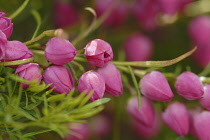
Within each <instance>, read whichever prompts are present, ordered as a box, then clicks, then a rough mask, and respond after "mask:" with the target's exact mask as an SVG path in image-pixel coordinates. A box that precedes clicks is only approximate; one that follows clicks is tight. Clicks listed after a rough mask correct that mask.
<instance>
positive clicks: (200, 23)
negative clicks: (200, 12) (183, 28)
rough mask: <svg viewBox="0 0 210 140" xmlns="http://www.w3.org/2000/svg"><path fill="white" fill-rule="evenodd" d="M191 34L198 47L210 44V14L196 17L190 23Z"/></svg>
mask: <svg viewBox="0 0 210 140" xmlns="http://www.w3.org/2000/svg"><path fill="white" fill-rule="evenodd" d="M188 31H189V35H190V37H191V39H192V40H193V42H194V43H195V45H196V46H198V49H199V48H200V47H205V46H207V45H209V44H210V39H209V38H210V16H207V15H204V16H199V17H196V18H194V19H193V20H192V21H191V22H190V24H189V28H188Z"/></svg>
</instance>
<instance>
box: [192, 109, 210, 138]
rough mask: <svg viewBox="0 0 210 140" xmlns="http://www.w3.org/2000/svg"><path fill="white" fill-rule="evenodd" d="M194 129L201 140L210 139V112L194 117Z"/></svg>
mask: <svg viewBox="0 0 210 140" xmlns="http://www.w3.org/2000/svg"><path fill="white" fill-rule="evenodd" d="M194 127H195V131H196V134H197V136H198V138H199V140H209V139H210V133H209V130H210V112H209V111H203V112H202V113H199V114H197V115H195V116H194Z"/></svg>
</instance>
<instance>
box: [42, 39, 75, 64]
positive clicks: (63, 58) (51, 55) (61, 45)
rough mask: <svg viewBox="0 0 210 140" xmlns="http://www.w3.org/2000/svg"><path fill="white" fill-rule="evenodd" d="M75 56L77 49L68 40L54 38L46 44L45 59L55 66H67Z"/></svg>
mask: <svg viewBox="0 0 210 140" xmlns="http://www.w3.org/2000/svg"><path fill="white" fill-rule="evenodd" d="M75 56H76V49H75V48H74V46H73V45H72V44H71V43H70V42H69V41H68V40H65V39H60V38H56V37H53V38H51V39H50V40H49V41H48V42H47V44H46V48H45V57H46V59H47V60H48V61H50V62H51V63H53V64H56V65H64V64H67V63H69V62H71V61H72V60H73V59H74V57H75Z"/></svg>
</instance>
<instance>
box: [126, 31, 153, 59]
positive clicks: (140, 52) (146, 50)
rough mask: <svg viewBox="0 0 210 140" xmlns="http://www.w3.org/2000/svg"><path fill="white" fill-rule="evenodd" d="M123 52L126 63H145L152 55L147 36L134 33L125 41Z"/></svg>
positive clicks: (150, 42)
mask: <svg viewBox="0 0 210 140" xmlns="http://www.w3.org/2000/svg"><path fill="white" fill-rule="evenodd" d="M124 50H125V54H126V58H127V60H128V61H147V60H149V59H150V57H151V55H152V51H153V44H152V41H151V40H150V39H149V38H148V37H147V36H144V35H143V34H140V33H135V34H132V35H131V36H129V37H128V38H127V39H126V41H125V44H124Z"/></svg>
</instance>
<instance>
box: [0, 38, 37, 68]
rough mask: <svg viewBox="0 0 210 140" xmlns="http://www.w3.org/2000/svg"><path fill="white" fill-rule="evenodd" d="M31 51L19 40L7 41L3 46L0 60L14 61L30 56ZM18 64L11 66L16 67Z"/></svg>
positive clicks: (31, 55)
mask: <svg viewBox="0 0 210 140" xmlns="http://www.w3.org/2000/svg"><path fill="white" fill-rule="evenodd" d="M32 57H33V53H32V52H31V51H30V50H29V49H28V47H27V46H26V45H25V44H23V43H22V42H20V41H16V40H15V41H8V42H7V46H6V47H5V56H4V58H3V59H2V61H6V62H7V61H15V60H22V59H26V58H32ZM17 66H18V65H16V66H12V68H17Z"/></svg>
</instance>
